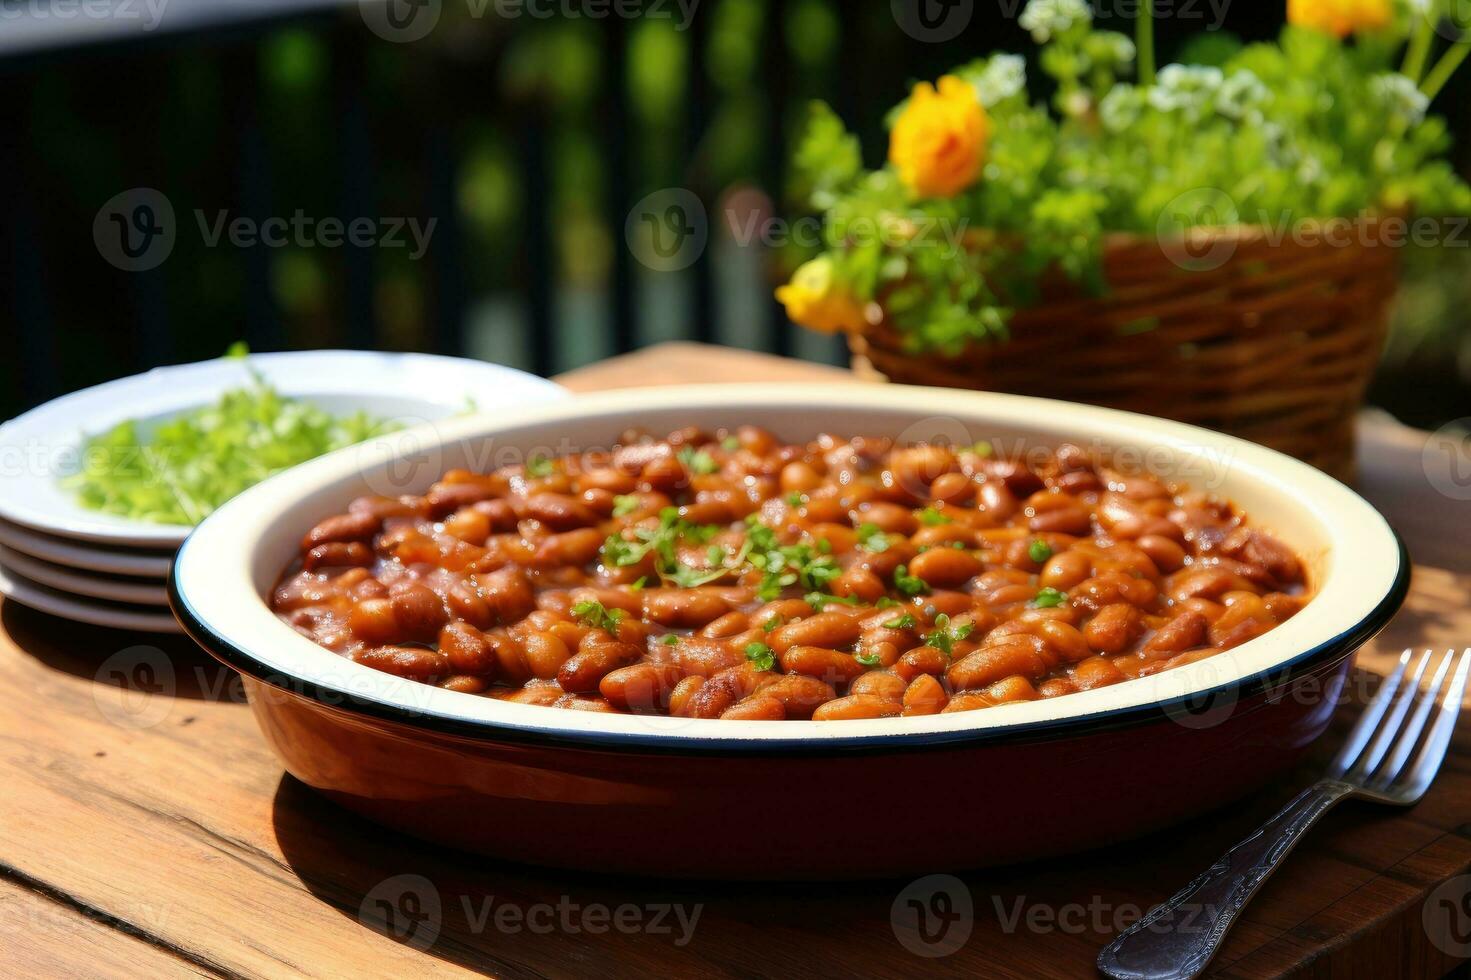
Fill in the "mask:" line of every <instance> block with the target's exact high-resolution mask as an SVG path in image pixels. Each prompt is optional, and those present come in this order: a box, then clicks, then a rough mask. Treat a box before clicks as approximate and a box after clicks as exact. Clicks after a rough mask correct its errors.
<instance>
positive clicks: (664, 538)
mask: <svg viewBox="0 0 1471 980" xmlns="http://www.w3.org/2000/svg"><path fill="white" fill-rule="evenodd" d="M629 531H630V532H631V533H632V535H633V538H632V540H630V539H629V538H626V537H624V536H623V534H622V533H618V534H611V535H609V536H608V539H607V540H606V541H604V542H603V562H604V564H607V565H609V566H610V567H618V568H626V567H628V566H629V565H637V564H638V563H639V562H641V561H643V560H644V559H645V558H646V557H648V556H649V555H650V554H653V555H655V556H656V558H657V559H658V571H659V574H660V575H662V576H665V577H669V578H675V581H676V582H679V584H681V585H684V584H686V582H687V581H688V580H689V579H690V576H691V574H699V573H696V572H694V570H688V571H685V572H681V571H680V569H681V568H683V567H684V566H682V565H680V563H679V560H678V557H677V556H676V554H675V546H676V545H677V544H678V543H679V541H680V540H682V539H684V538H694V539H695V540H696V541H708V540H710V539H711V538H712V537H714V536H715V535H716V534H718V533H719V532H720V526H719V525H717V524H691V523H690V522H688V521H685V520H681V519H680V516H679V508H678V507H665V508H664V509H663V510H661V511H659V525H658V527H634V528H630V529H629ZM725 571H726V570H725V569H720V571H719V574H717V575H716V576H715V577H716V578H719V577H720V575H724V574H725ZM676 576H677V577H676ZM681 579H683V581H681Z"/></svg>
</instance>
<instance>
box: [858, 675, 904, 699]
mask: <svg viewBox="0 0 1471 980" xmlns="http://www.w3.org/2000/svg"><path fill="white" fill-rule="evenodd" d="M908 686H909V685H908V684H907V683H906V682H905V680H904V678H902V677H900V676H899V675H898V674H891V673H889V672H888V671H886V670H870V671H869V672H868V673H866V674H863V675H862V676H861V677H858V678H857V679H856V680H854V681H853V683H852V684H850V685H849V686H848V693H849V694H874V695H877V696H878V697H881V698H890V699H892V700H896V701H897V700H898V699H900V698H902V697H903V696H904V691H905V688H907V687H908Z"/></svg>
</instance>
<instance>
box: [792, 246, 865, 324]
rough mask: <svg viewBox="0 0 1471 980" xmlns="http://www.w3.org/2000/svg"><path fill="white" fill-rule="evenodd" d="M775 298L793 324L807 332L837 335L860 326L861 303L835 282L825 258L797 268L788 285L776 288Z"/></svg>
mask: <svg viewBox="0 0 1471 980" xmlns="http://www.w3.org/2000/svg"><path fill="white" fill-rule="evenodd" d="M776 298H777V301H778V302H780V303H781V304H782V305H783V306H785V307H786V308H787V316H788V317H790V318H791V320H792V322H793V323H798V324H801V325H802V326H804V327H807V328H808V329H810V330H819V331H821V332H822V333H837V332H838V331H839V330H858V329H861V328H862V327H863V323H864V317H863V304H861V303H859V302H858V301H857V300H856V299H854V298H853V297H852V296H851V295H849V293H848V292H847V291H846V290H844V289H843V288H842V286H841V285H840V284H839V283H838V282H837V280H836V278H835V277H834V276H833V261H832V259H830V258H827V257H826V256H824V257H822V258H816V259H813V260H812V261H811V262H806V263H803V264H802V265H801V266H799V267H798V268H797V271H796V272H794V273H792V281H791V282H789V283H787V284H786V285H785V286H779V287H777V290H776Z"/></svg>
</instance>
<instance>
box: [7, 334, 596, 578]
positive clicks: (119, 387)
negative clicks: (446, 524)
mask: <svg viewBox="0 0 1471 980" xmlns="http://www.w3.org/2000/svg"><path fill="white" fill-rule="evenodd" d="M248 361H249V364H250V366H251V367H252V368H254V369H255V370H256V371H259V372H260V373H261V374H262V375H263V376H264V377H265V378H266V380H267V381H268V382H270V384H272V385H273V386H275V388H276V389H277V390H278V391H280V392H281V393H282V394H283V395H289V396H291V397H295V398H302V399H305V400H306V401H309V402H312V403H313V404H316V405H318V406H320V407H322V408H324V409H326V410H328V411H331V412H334V413H346V412H353V411H357V410H359V409H361V410H363V411H367V412H371V413H372V414H374V415H376V416H379V417H383V418H390V419H394V420H397V421H400V422H403V423H405V424H409V423H415V422H434V421H438V420H440V419H445V418H448V417H450V416H453V415H458V414H461V413H463V412H465V411H466V409H467V408H469V407H470V406H473V407H474V409H475V410H476V411H478V412H487V411H492V410H495V409H504V408H509V407H516V408H520V407H523V406H526V405H533V404H536V403H538V402H547V401H552V400H554V399H560V398H565V397H567V392H566V390H565V389H563V388H561V387H560V386H558V385H555V384H553V383H552V382H550V381H546V380H543V379H541V378H538V377H536V376H535V375H531V374H527V373H525V372H524V371H516V370H513V369H511V368H507V367H501V366H500V365H498V364H486V363H484V362H483V361H472V360H467V359H464V358H458V357H437V356H433V355H429V354H382V353H376V352H371V351H304V352H301V353H282V354H253V355H251V356H250V357H249V359H248ZM248 382H249V375H248V374H247V373H246V369H245V364H244V363H242V362H241V361H239V360H235V359H233V358H221V359H219V360H214V361H202V362H200V363H198V364H184V365H179V366H176V367H164V368H157V369H155V370H153V371H149V372H148V373H146V374H140V375H135V376H134V377H131V378H123V379H121V380H119V381H110V382H108V383H107V384H102V385H98V386H96V387H95V388H87V389H85V390H84V391H78V392H75V393H73V394H70V395H66V396H64V397H61V398H58V399H56V400H54V401H50V402H47V403H46V404H45V405H42V406H40V407H39V408H36V409H33V410H31V411H29V412H27V413H26V414H24V415H22V416H20V417H19V418H16V419H13V420H11V421H10V422H7V423H5V425H3V426H0V476H3V478H4V481H5V493H4V494H3V496H0V518H4V519H5V520H8V521H11V522H13V523H16V524H21V525H25V526H26V527H29V528H33V529H35V530H38V531H43V532H45V533H47V534H52V535H58V536H60V537H66V538H77V539H81V540H85V541H93V542H98V543H102V544H111V545H128V546H135V547H136V546H144V547H168V548H175V547H178V545H179V544H180V543H181V542H182V541H183V540H184V538H185V537H186V536H187V535H188V533H189V531H190V528H188V527H184V526H180V525H172V524H152V523H148V522H145V521H135V520H130V519H128V518H125V517H117V516H114V515H111V514H103V513H100V512H98V511H94V510H88V509H86V508H84V507H82V506H81V504H79V503H77V501H76V500H75V498H74V497H73V496H72V495H71V494H70V493H68V492H67V491H65V490H63V489H62V488H61V487H60V486H59V485H58V480H59V479H60V478H61V477H63V476H66V475H68V474H71V473H74V472H76V470H77V468H78V466H79V464H80V462H81V452H80V451H81V446H82V443H83V441H84V439H85V437H86V436H88V435H93V434H96V433H99V432H105V431H107V430H108V429H110V428H112V427H113V426H114V425H116V424H117V423H119V422H123V421H126V420H127V419H143V420H148V421H162V420H164V419H167V418H169V417H170V416H173V415H177V414H179V413H180V412H184V411H187V410H189V409H193V408H198V407H200V406H203V405H207V404H211V403H213V402H215V401H216V400H218V399H219V397H220V395H221V394H223V393H224V392H225V391H227V390H229V389H231V388H239V387H242V386H244V385H246V384H247V383H248ZM22 550H24V549H22Z"/></svg>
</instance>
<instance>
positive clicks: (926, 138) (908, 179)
mask: <svg viewBox="0 0 1471 980" xmlns="http://www.w3.org/2000/svg"><path fill="white" fill-rule="evenodd" d="M990 128H991V122H990V120H989V119H988V118H987V116H986V110H985V109H984V108H983V107H982V106H981V100H980V99H979V98H978V97H977V95H976V90H975V88H974V87H973V86H971V85H969V84H967V83H966V82H963V81H961V80H960V79H958V78H956V77H955V76H954V75H946V76H944V77H943V78H941V79H940V82H939V89H938V91H937V90H936V89H935V88H934V87H932V86H931V85H930V83H929V82H920V83H919V84H918V85H916V86H914V91H913V92H912V93H911V94H910V96H909V103H908V104H907V105H905V107H904V111H903V112H902V113H900V114H899V118H898V120H896V121H895V123H894V129H893V132H891V133H890V134H889V162H890V163H892V164H893V165H894V166H895V168H897V169H898V171H899V179H900V180H902V181H903V182H904V184H905V186H907V187H908V188H909V189H910V190H912V191H914V192H915V193H916V194H918V195H920V196H921V197H953V196H954V195H956V194H959V193H960V192H961V191H963V190H965V189H966V188H967V187H969V186H970V185H971V184H973V183H975V180H976V177H977V176H978V175H979V174H980V172H981V164H982V163H984V162H985V160H986V137H987V136H988V135H989V132H990Z"/></svg>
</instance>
